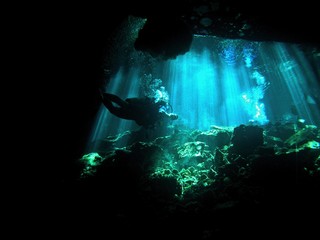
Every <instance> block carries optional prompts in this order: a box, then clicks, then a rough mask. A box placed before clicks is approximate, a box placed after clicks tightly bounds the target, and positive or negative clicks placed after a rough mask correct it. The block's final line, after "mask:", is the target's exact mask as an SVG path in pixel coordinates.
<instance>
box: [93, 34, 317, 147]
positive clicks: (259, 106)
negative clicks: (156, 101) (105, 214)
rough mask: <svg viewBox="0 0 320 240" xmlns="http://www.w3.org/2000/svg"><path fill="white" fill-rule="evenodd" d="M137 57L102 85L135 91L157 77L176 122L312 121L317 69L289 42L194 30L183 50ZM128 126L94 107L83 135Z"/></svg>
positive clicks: (195, 125) (123, 93) (125, 93)
mask: <svg viewBox="0 0 320 240" xmlns="http://www.w3.org/2000/svg"><path fill="white" fill-rule="evenodd" d="M133 51H134V50H133ZM135 56H141V55H135ZM145 58H146V57H145V56H144V58H143V59H142V58H141V59H140V58H139V57H136V59H134V61H135V63H136V64H134V66H131V67H126V68H125V67H124V66H121V68H120V70H119V71H118V72H117V73H116V74H115V75H114V76H113V77H112V79H111V81H110V83H109V84H108V86H106V89H105V90H106V92H111V93H114V94H117V95H119V96H120V97H122V98H127V97H135V96H141V93H142V91H141V79H142V78H143V76H144V75H146V74H150V75H151V76H152V77H153V78H154V79H161V80H162V81H163V85H164V87H165V89H166V90H167V91H168V97H169V102H170V104H171V105H172V107H173V111H174V112H175V113H177V114H178V115H179V119H178V120H176V121H175V122H174V123H173V124H174V125H176V126H178V127H186V128H190V129H199V130H209V129H210V127H211V126H213V125H218V126H233V127H235V126H238V125H240V124H248V123H251V124H252V123H255V124H266V123H268V122H270V121H271V122H276V121H291V120H292V121H293V120H296V119H297V118H303V119H305V121H306V123H307V124H319V119H320V114H319V106H318V104H319V102H318V101H319V94H318V92H319V79H317V78H319V76H317V74H316V73H314V72H313V70H312V68H311V64H310V63H308V61H307V59H306V57H305V56H304V54H303V52H302V51H301V50H300V49H299V48H298V47H297V46H296V45H294V44H285V43H277V42H249V41H245V40H226V39H220V38H216V37H195V38H194V40H193V43H192V46H191V49H190V51H189V52H188V53H186V54H184V55H182V56H178V57H177V58H176V59H174V60H167V61H159V62H157V63H156V64H154V65H153V66H152V67H151V68H150V66H148V70H146V69H145V68H144V67H146V66H145V64H144V61H145ZM150 58H151V57H150ZM316 60H317V61H318V60H319V58H318V59H316ZM119 62H121V61H119ZM313 64H314V63H313ZM315 64H318V62H317V63H315ZM293 109H296V112H297V113H295V111H293ZM295 114H296V115H295ZM133 129H137V125H136V124H135V123H134V122H131V121H128V120H122V119H119V118H116V117H114V116H112V115H111V114H110V113H109V112H108V111H107V110H106V109H105V108H104V107H103V106H101V110H100V112H99V114H98V116H97V121H96V124H95V126H94V127H93V133H92V137H91V139H90V142H91V143H93V142H96V141H97V140H99V139H100V140H101V139H103V138H105V137H107V136H110V135H114V134H118V133H122V132H124V131H127V130H133ZM91 146H93V145H92V144H91ZM95 147H96V145H94V147H91V150H94V148H95Z"/></svg>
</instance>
